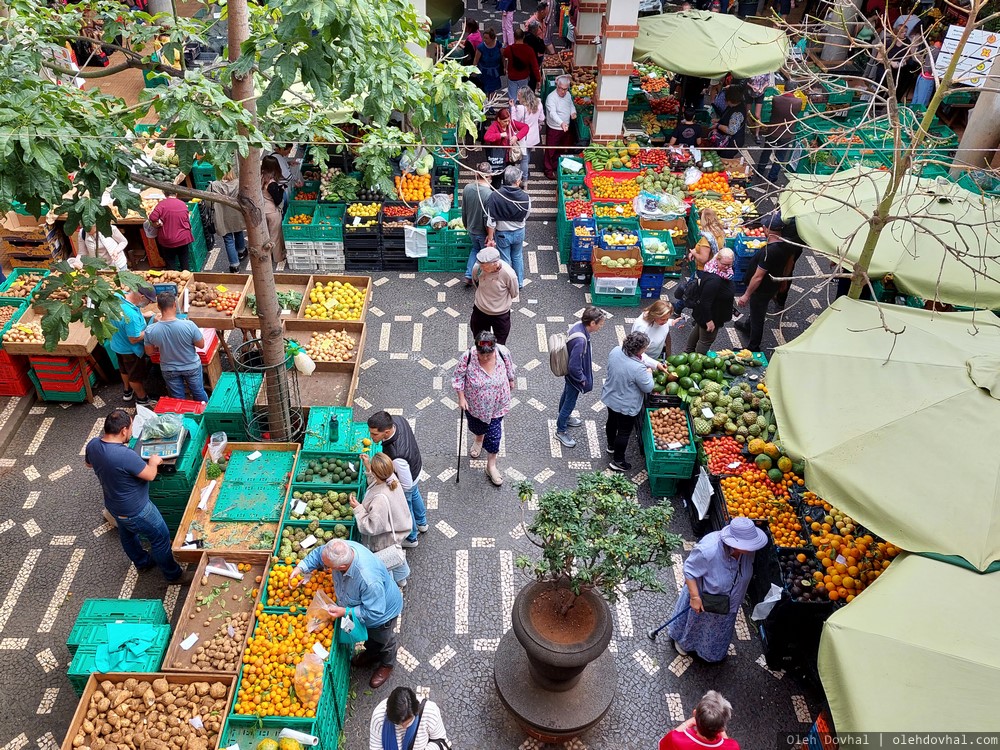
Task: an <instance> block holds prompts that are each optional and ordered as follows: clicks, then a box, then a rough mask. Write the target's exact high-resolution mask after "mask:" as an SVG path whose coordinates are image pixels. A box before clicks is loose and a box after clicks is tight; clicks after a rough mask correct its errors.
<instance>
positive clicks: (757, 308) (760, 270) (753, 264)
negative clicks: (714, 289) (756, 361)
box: [736, 215, 795, 352]
mask: <svg viewBox="0 0 1000 750" xmlns="http://www.w3.org/2000/svg"><path fill="white" fill-rule="evenodd" d="M762 223H763V224H764V227H765V229H766V230H767V245H765V246H764V248H763V249H761V250H758V251H757V255H756V256H754V258H753V260H751V261H750V267H749V268H748V269H747V271H746V280H747V282H746V284H747V289H746V291H745V292H743V294H742V295H741V296H740V297H739V298H738V299H737V300H736V304H737V305H739V306H740V307H747V308H748V309H749V314H747V315H745V316H744V317H743V318H742V319H741V320H740V321H739V322H738V323H737V324H736V328H737V329H739V330H740V331H741V332H742V333H743V334H744V335H745V336H746V337H747V348H748V349H749V350H750V351H752V352H759V351H761V348H760V347H761V342H762V340H763V338H764V323H765V321H766V320H767V305H768V303H769V302H770V301H771V299H772V298H773V297H774V296H775V295H776V294H777V293H778V291H779V290H780V287H781V284H780V282H778V281H777V280H776V279H779V278H782V277H787V276H789V275H790V274H791V270H792V267H793V266H794V265H795V247H793V246H792V245H790V244H788V243H787V242H785V240H784V236H783V235H782V232H783V230H784V228H785V225H784V223H783V222H782V221H781V218H780V217H779V216H777V215H775V216H771V217H768V218H767V219H765V220H764V221H763V222H762Z"/></svg>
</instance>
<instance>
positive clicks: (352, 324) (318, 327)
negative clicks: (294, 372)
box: [284, 320, 365, 405]
mask: <svg viewBox="0 0 1000 750" xmlns="http://www.w3.org/2000/svg"><path fill="white" fill-rule="evenodd" d="M284 329H285V338H286V339H291V340H292V341H297V342H298V343H299V344H301V345H302V348H303V349H305V346H306V344H308V343H309V341H310V339H312V334H313V333H314V332H316V333H323V332H326V331H344V332H346V333H347V334H348V335H350V337H351V339H352V340H353V341H354V352H353V353H354V356H353V357H352V358H351V359H350V360H349V361H347V362H317V363H316V371H317V372H340V373H348V372H349V373H352V374H353V372H354V370H355V369H357V366H358V363H359V362H361V361H362V355H363V354H364V350H365V324H364V323H363V322H360V321H356V320H345V321H335V320H286V321H284ZM334 405H335V404H334Z"/></svg>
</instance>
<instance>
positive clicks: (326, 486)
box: [292, 451, 365, 492]
mask: <svg viewBox="0 0 1000 750" xmlns="http://www.w3.org/2000/svg"><path fill="white" fill-rule="evenodd" d="M338 460H339V461H344V462H347V463H350V464H352V465H353V466H354V468H355V469H356V470H357V473H358V476H357V479H355V480H353V481H348V482H344V483H340V484H335V483H332V482H331V483H327V482H318V481H315V480H313V481H299V477H300V476H302V475H304V474H305V472H306V471H307V470H308V469H307V468H306V467H308V465H309V462H310V461H327V462H329V461H338ZM292 481H293V483H294V484H302V485H308V486H309V487H311V488H313V489H322V490H323V491H324V492H325V491H326V490H337V491H338V492H341V491H342V490H341V489H340V488H354V489H355V490H357V489H358V488H360V487H361V486H364V484H365V467H364V464H362V463H361V459H360V458H358V454H357V453H352V452H349V451H329V452H324V453H311V452H308V451H302V452H301V453H299V458H298V461H297V462H296V464H295V469H294V471H293V472H292ZM344 491H346V490H344Z"/></svg>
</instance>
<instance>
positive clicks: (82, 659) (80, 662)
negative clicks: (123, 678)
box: [66, 625, 170, 695]
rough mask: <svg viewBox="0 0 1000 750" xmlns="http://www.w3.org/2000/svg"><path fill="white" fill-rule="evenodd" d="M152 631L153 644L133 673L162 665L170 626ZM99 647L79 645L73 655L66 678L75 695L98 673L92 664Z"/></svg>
mask: <svg viewBox="0 0 1000 750" xmlns="http://www.w3.org/2000/svg"><path fill="white" fill-rule="evenodd" d="M153 629H154V630H155V636H154V639H153V643H152V645H151V646H150V647H149V650H148V651H147V652H146V658H145V659H144V660H143V662H142V664H141V666H139V667H137V668H136V669H135V670H132V671H134V672H158V671H160V665H161V664H163V655H164V654H165V653H166V651H167V646H168V645H169V643H170V625H153ZM99 645H100V642H99V643H91V644H80V645H79V646H78V647H77V649H76V653H75V654H74V655H73V660H72V661H71V662H70V664H69V668H68V669H67V671H66V676H67V677H68V678H69V682H70V684H71V685H72V686H73V690H75V691H76V694H77V695H82V694H83V689H84V687H86V685H87V680H88V679H90V675H91V674H93V673H94V672H97V671H98V670H97V666H96V665H95V663H94V662H95V660H96V658H97V649H98V647H99Z"/></svg>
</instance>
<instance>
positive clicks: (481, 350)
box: [451, 331, 515, 487]
mask: <svg viewBox="0 0 1000 750" xmlns="http://www.w3.org/2000/svg"><path fill="white" fill-rule="evenodd" d="M514 371H515V367H514V362H513V360H512V359H511V356H510V352H509V351H508V350H507V347H505V346H503V345H502V344H498V343H497V337H496V336H495V335H493V333H492V332H490V331H480V332H479V334H478V335H477V336H476V345H475V346H474V347H473V348H471V349H469V351H467V352H466V353H465V355H464V356H463V357H462V359H461V360H459V363H458V366H457V367H455V375H454V376H453V377H452V381H451V384H452V387H454V389H455V392H456V393H457V394H458V405H459V407H461V409H462V412H464V414H465V416H466V418H467V419H468V421H469V430H470V431H471V432H472V434H473V435H475V436H476V439H475V442H473V444H472V447H471V448H470V449H469V457H470V458H479V456H480V454H481V453H482V451H483V450H485V451H486V478H487V479H489V480H490V482H491V483H492V484H493V485H494V486H495V487H499V486H501V485H502V484H503V475H502V474H501V473H500V472H499V470H498V469H497V454H498V453H500V439H501V437H502V436H503V418H504V416H505V415H506V414H507V412H509V411H510V392H511V391H512V390H514Z"/></svg>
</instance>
